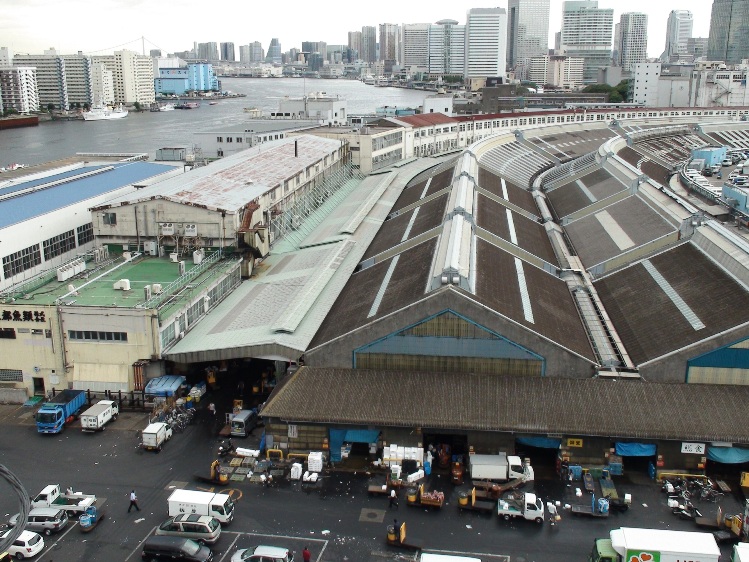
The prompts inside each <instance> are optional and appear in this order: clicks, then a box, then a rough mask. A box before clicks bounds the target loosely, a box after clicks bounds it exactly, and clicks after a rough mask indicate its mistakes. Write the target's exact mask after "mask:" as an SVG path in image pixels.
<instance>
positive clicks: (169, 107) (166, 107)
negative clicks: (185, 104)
mask: <svg viewBox="0 0 749 562" xmlns="http://www.w3.org/2000/svg"><path fill="white" fill-rule="evenodd" d="M159 111H174V104H173V103H165V104H164V105H160V106H159Z"/></svg>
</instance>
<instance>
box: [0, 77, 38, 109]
mask: <svg viewBox="0 0 749 562" xmlns="http://www.w3.org/2000/svg"><path fill="white" fill-rule="evenodd" d="M37 92H38V89H37V85H36V68H34V67H33V66H13V67H11V68H0V96H2V104H0V105H2V107H3V109H5V110H8V109H13V110H15V111H17V112H18V113H31V112H32V111H39V95H38V93H37Z"/></svg>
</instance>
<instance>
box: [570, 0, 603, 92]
mask: <svg viewBox="0 0 749 562" xmlns="http://www.w3.org/2000/svg"><path fill="white" fill-rule="evenodd" d="M613 25H614V10H613V8H608V9H602V8H599V7H598V0H567V1H566V2H564V4H563V8H562V32H561V38H560V42H561V44H560V48H561V51H562V53H563V54H566V55H568V56H570V57H582V58H584V59H585V71H584V76H583V81H584V83H585V84H594V83H595V82H596V79H597V78H598V67H601V66H608V65H609V64H610V61H611V34H612V30H613Z"/></svg>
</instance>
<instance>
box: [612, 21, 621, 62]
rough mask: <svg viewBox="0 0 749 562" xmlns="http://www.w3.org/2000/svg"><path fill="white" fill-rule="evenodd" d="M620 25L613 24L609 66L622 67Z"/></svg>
mask: <svg viewBox="0 0 749 562" xmlns="http://www.w3.org/2000/svg"><path fill="white" fill-rule="evenodd" d="M621 49H622V24H621V22H619V23H615V24H614V43H613V45H612V49H611V65H612V66H621V65H622V50H621Z"/></svg>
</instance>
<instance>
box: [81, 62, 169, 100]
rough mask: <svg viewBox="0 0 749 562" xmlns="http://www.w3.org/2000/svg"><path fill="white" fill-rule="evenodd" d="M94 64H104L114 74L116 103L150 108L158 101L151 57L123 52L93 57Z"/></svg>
mask: <svg viewBox="0 0 749 562" xmlns="http://www.w3.org/2000/svg"><path fill="white" fill-rule="evenodd" d="M93 62H94V63H102V64H104V66H106V68H107V69H108V70H110V71H111V72H112V77H113V85H114V101H115V103H122V104H133V103H136V102H138V103H139V104H141V105H142V106H148V105H151V104H152V103H154V102H155V101H156V92H155V90H154V82H153V79H154V72H153V61H152V59H151V57H144V56H142V55H139V54H138V53H136V52H135V51H127V50H123V51H116V52H115V53H114V55H107V56H97V57H93Z"/></svg>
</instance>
